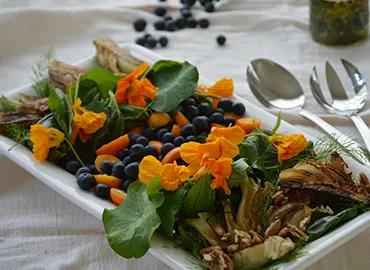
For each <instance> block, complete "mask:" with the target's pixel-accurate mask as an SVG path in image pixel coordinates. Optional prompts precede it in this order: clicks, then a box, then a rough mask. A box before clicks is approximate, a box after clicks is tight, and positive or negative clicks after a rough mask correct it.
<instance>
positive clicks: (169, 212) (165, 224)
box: [157, 188, 186, 239]
mask: <svg viewBox="0 0 370 270" xmlns="http://www.w3.org/2000/svg"><path fill="white" fill-rule="evenodd" d="M185 195H186V190H185V189H183V188H179V189H178V190H176V191H172V192H170V191H164V203H163V205H162V206H161V207H159V208H158V210H157V213H158V215H159V216H160V217H161V220H162V223H161V226H160V227H159V231H161V232H162V233H163V234H164V235H165V236H167V237H168V238H170V239H172V238H173V225H174V222H175V215H176V214H177V212H178V211H179V210H180V208H181V206H182V204H183V202H184V198H185Z"/></svg>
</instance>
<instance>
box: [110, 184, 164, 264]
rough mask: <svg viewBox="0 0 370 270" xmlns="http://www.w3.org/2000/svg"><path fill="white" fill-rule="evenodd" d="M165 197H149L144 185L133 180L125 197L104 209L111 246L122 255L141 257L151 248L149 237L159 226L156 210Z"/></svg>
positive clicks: (159, 219)
mask: <svg viewBox="0 0 370 270" xmlns="http://www.w3.org/2000/svg"><path fill="white" fill-rule="evenodd" d="M163 201H164V196H163V194H162V193H158V194H157V195H156V196H153V198H151V199H149V197H148V195H147V192H146V186H145V184H143V183H141V182H135V183H132V184H131V185H130V186H129V188H128V193H127V197H126V199H125V200H124V201H123V202H122V203H121V204H120V205H119V206H118V207H117V208H115V209H112V210H107V209H105V210H104V212H103V224H104V229H105V232H106V234H107V238H108V243H109V245H110V246H111V248H112V249H113V250H114V251H115V252H117V254H119V255H120V256H122V257H124V258H127V259H129V258H140V257H142V256H143V255H144V254H145V253H146V252H147V251H148V249H149V247H150V239H151V237H152V235H153V233H154V231H155V230H156V229H157V228H158V227H159V226H160V224H161V218H160V216H159V215H158V214H157V209H158V208H159V207H160V206H161V205H162V204H163Z"/></svg>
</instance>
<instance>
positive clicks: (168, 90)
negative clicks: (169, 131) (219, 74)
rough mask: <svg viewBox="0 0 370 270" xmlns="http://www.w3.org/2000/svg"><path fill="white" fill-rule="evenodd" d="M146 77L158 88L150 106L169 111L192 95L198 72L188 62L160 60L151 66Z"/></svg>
mask: <svg viewBox="0 0 370 270" xmlns="http://www.w3.org/2000/svg"><path fill="white" fill-rule="evenodd" d="M147 77H148V79H149V80H150V81H151V82H152V83H153V84H154V85H155V86H156V87H158V88H159V89H158V90H157V94H156V97H155V99H154V100H153V101H152V102H151V103H150V108H151V109H153V110H155V111H161V112H171V111H173V110H175V109H176V108H177V107H178V105H179V104H180V103H181V102H182V101H183V100H185V99H188V98H190V97H191V96H192V95H193V93H194V92H195V90H196V89H197V86H198V79H199V74H198V70H197V68H196V67H195V66H193V65H191V64H189V63H188V62H184V63H178V62H174V61H166V60H162V61H158V62H157V63H156V64H155V65H154V66H153V67H152V69H151V71H150V72H149V74H148V76H147Z"/></svg>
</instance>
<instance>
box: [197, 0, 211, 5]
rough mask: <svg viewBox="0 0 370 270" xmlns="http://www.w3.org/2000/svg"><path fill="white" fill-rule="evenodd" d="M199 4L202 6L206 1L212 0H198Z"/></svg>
mask: <svg viewBox="0 0 370 270" xmlns="http://www.w3.org/2000/svg"><path fill="white" fill-rule="evenodd" d="M199 2H200V4H201V5H202V6H204V5H205V4H207V3H208V2H212V0H199Z"/></svg>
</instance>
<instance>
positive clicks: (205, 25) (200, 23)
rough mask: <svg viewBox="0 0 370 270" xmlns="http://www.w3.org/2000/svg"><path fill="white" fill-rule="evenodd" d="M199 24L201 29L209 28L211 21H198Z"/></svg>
mask: <svg viewBox="0 0 370 270" xmlns="http://www.w3.org/2000/svg"><path fill="white" fill-rule="evenodd" d="M198 24H199V26H200V28H208V26H209V20H207V19H200V20H199V21H198Z"/></svg>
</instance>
